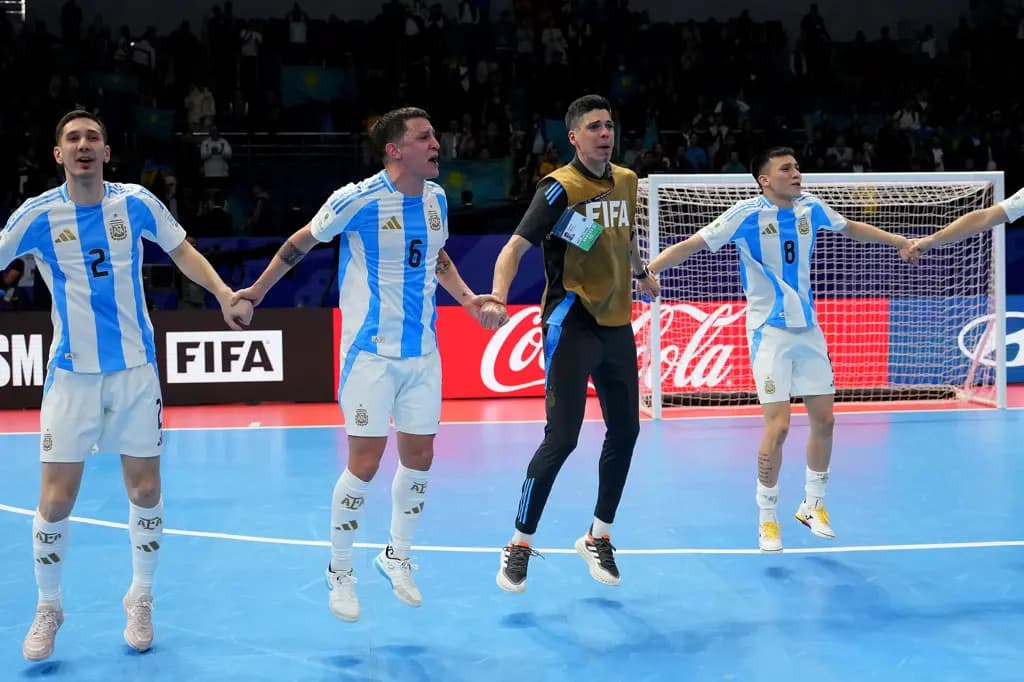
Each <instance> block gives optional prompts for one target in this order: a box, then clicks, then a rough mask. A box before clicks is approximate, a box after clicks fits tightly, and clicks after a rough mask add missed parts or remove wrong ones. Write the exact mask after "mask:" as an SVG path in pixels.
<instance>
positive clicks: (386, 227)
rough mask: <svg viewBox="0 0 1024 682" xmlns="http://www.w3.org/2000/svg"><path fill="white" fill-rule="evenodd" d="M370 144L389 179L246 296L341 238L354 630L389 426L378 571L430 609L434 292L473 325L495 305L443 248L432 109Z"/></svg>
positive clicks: (338, 573)
mask: <svg viewBox="0 0 1024 682" xmlns="http://www.w3.org/2000/svg"><path fill="white" fill-rule="evenodd" d="M370 141H371V143H372V144H373V147H374V149H375V151H376V152H377V153H378V155H379V157H380V158H381V160H382V161H383V164H384V170H382V171H380V172H378V173H376V174H375V175H372V176H370V177H369V178H366V179H365V180H362V181H361V182H357V183H353V184H348V185H345V186H344V187H342V188H341V189H339V190H337V191H336V192H334V193H333V194H332V195H331V196H330V197H329V198H328V199H327V202H326V203H324V205H323V207H321V208H320V210H319V211H318V212H317V214H316V215H315V216H314V218H313V219H312V220H311V221H310V222H309V223H308V224H307V225H305V226H304V227H302V228H301V229H299V230H298V231H297V232H296V233H295V234H293V235H292V236H291V237H289V238H288V241H286V242H285V243H284V245H283V246H282V247H281V248H280V250H279V251H278V252H277V254H276V255H275V256H274V258H273V259H272V260H271V262H270V264H269V265H268V266H267V268H266V270H265V271H264V272H263V273H262V274H261V275H260V277H259V278H258V279H257V280H256V282H255V283H254V284H253V285H252V286H251V287H249V288H248V289H242V290H241V291H239V292H238V293H237V294H236V297H240V298H244V299H248V300H249V301H251V302H252V303H253V305H258V304H259V303H260V301H262V300H263V298H264V296H266V293H267V291H269V290H270V288H271V287H272V286H273V285H274V284H275V283H276V282H277V281H278V280H279V279H281V277H282V276H284V274H285V273H286V272H288V270H289V269H291V268H292V267H293V266H294V265H295V264H296V263H298V262H299V261H300V260H301V259H302V258H303V257H304V256H305V255H306V253H308V252H309V250H310V249H311V248H313V247H314V246H316V245H317V244H318V243H321V242H328V241H330V240H332V239H334V238H335V237H338V238H339V239H340V240H341V248H340V262H339V265H338V288H339V290H340V301H339V305H340V307H341V312H342V327H343V328H342V337H341V377H340V384H339V385H340V388H339V391H338V400H339V402H340V403H341V410H342V412H343V414H344V416H345V430H346V432H347V435H348V463H347V466H346V468H345V471H344V472H343V473H342V474H341V476H340V477H339V478H338V481H337V483H336V484H335V486H334V493H333V497H332V500H331V561H330V565H329V566H328V568H327V585H328V588H329V589H330V593H329V599H328V604H329V606H330V609H331V611H332V613H334V615H335V616H337V617H338V618H340V619H342V620H346V621H356V620H358V619H359V600H358V597H357V595H356V591H355V582H356V577H355V573H354V571H353V563H352V544H353V541H354V536H355V531H356V529H357V528H358V527H359V524H360V523H361V522H362V517H363V508H364V506H365V503H366V494H367V488H368V485H369V483H370V481H371V480H372V479H373V477H374V475H375V474H376V473H377V469H378V467H379V466H380V460H381V457H382V455H383V454H384V446H385V444H386V443H387V437H388V433H389V431H390V428H389V420H394V424H395V430H396V431H397V441H398V459H399V463H398V469H397V471H396V472H395V476H394V479H393V480H392V483H391V496H392V507H391V534H390V541H389V542H388V545H387V547H386V548H385V549H384V550H383V551H381V553H380V554H379V555H377V557H376V558H375V559H374V565H375V566H376V567H377V570H378V571H380V572H381V573H382V574H383V575H384V576H385V577H386V578H387V579H388V580H389V581H390V583H391V587H392V590H393V592H394V594H395V596H396V597H397V598H398V599H399V600H401V601H402V602H404V603H405V604H408V605H409V606H420V604H422V601H423V597H422V595H421V593H420V590H419V588H418V587H417V586H416V583H415V581H414V580H413V577H412V569H413V568H414V567H413V565H412V563H411V562H410V559H409V551H410V548H411V545H412V537H413V533H414V531H415V529H416V525H417V522H418V521H419V519H420V516H421V514H422V512H423V506H424V502H425V500H426V495H427V484H428V472H429V470H430V465H431V463H432V461H433V457H434V435H435V434H436V433H437V427H438V423H439V422H440V418H441V361H440V357H439V355H438V351H437V337H436V330H435V321H436V319H437V306H436V303H435V290H436V288H437V284H438V283H440V284H441V286H443V287H444V288H445V290H446V291H448V293H450V294H451V295H452V297H453V298H454V299H455V300H456V301H458V302H459V303H461V304H462V305H463V307H465V308H466V310H467V311H468V312H469V313H470V314H471V315H473V317H474V318H478V317H479V311H480V306H481V305H482V304H483V303H484V302H485V301H488V300H491V297H490V296H476V295H475V294H474V293H473V292H472V291H471V290H470V289H469V287H468V286H466V283H465V282H464V281H463V280H462V277H461V276H459V273H458V270H456V268H455V265H454V264H453V263H452V260H451V258H450V257H449V256H448V254H447V253H445V250H444V248H443V246H444V243H445V241H446V240H447V238H448V199H447V198H446V197H445V193H444V189H443V188H442V187H441V186H440V185H438V184H436V183H434V182H431V181H430V179H431V178H436V177H437V175H438V159H439V151H440V145H439V144H438V141H437V137H436V136H435V133H434V128H433V126H432V125H431V124H430V118H429V116H428V114H427V112H425V111H424V110H422V109H417V108H413V107H405V108H401V109H396V110H394V111H390V112H388V113H386V114H384V115H383V116H381V117H380V119H378V120H377V121H376V123H374V125H373V127H372V129H371V130H370Z"/></svg>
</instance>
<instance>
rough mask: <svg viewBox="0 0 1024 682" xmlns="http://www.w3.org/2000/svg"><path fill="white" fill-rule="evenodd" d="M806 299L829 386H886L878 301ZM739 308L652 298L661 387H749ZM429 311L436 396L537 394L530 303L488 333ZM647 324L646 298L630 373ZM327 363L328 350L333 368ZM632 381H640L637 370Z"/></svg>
mask: <svg viewBox="0 0 1024 682" xmlns="http://www.w3.org/2000/svg"><path fill="white" fill-rule="evenodd" d="M816 307H817V310H818V316H819V319H820V322H821V327H822V330H823V331H824V333H825V338H826V339H827V341H828V346H829V352H830V355H831V357H832V363H833V368H834V370H835V375H836V388H840V389H841V388H847V387H861V388H866V387H877V386H885V385H887V383H888V373H889V367H888V358H889V305H888V302H887V301H886V300H885V299H835V300H821V301H818V302H817V304H816ZM745 311H746V304H745V303H744V302H743V301H721V302H710V303H709V302H701V303H686V302H676V303H662V305H661V314H660V317H661V349H662V351H661V352H662V360H663V362H662V390H663V391H664V392H665V393H682V392H693V391H708V390H711V391H753V390H754V382H753V379H752V377H751V373H750V357H749V352H748V350H747V333H746V326H745V315H744V314H745ZM437 313H438V317H437V331H438V345H439V347H440V350H441V367H442V368H443V372H444V379H443V381H442V392H443V394H444V397H445V398H495V397H503V396H511V397H522V396H540V395H543V393H544V342H543V338H542V336H541V328H540V322H541V320H540V306H522V305H521V306H510V307H509V315H510V317H509V321H508V324H506V325H505V326H503V327H502V328H501V329H499V330H498V331H496V332H489V331H487V330H485V329H482V328H481V327H480V325H479V324H478V323H477V322H476V321H475V320H473V319H472V318H471V317H470V316H469V315H467V314H466V312H465V311H464V310H463V309H462V308H460V307H455V306H440V307H438V311H437ZM650 324H651V315H650V306H649V305H646V304H637V305H636V306H635V308H634V311H633V332H634V334H635V335H636V338H637V356H638V371H642V369H643V368H641V367H639V359H642V358H643V356H644V355H645V350H646V348H645V344H646V343H647V339H648V337H649V333H650ZM839 330H844V331H843V332H839ZM340 339H341V317H340V312H339V311H338V310H337V309H335V316H334V343H335V348H336V349H337V347H338V344H339V343H340ZM337 364H338V357H337V353H336V354H335V370H336V371H335V375H337ZM644 374H646V372H645V373H644ZM642 379H643V380H644V381H648V382H649V378H648V377H647V376H642ZM335 381H337V379H336V380H335ZM335 389H337V386H335ZM335 393H337V391H335Z"/></svg>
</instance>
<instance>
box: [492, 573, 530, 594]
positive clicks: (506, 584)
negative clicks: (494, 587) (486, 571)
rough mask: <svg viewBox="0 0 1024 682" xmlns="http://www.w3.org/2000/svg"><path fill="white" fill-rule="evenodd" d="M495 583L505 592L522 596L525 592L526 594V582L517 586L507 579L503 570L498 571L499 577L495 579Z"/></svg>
mask: <svg viewBox="0 0 1024 682" xmlns="http://www.w3.org/2000/svg"><path fill="white" fill-rule="evenodd" d="M494 582H496V583H498V587H500V588H501V589H503V590H505V591H506V592H511V593H512V594H522V593H523V592H526V581H525V580H524V581H523V582H521V583H519V584H518V585H516V584H515V583H512V582H510V581H509V580H508V578H506V577H505V574H504V572H503V571H502V570H501V569H498V575H497V576H496V577H495V579H494Z"/></svg>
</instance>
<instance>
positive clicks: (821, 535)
mask: <svg viewBox="0 0 1024 682" xmlns="http://www.w3.org/2000/svg"><path fill="white" fill-rule="evenodd" d="M793 517H794V518H796V520H797V521H799V522H800V523H802V524H803V525H805V526H807V530H809V531H811V534H812V535H817V536H818V537H819V538H824V539H825V540H835V539H836V534H835V533H832V534H831V535H827V534H825V533H822V532H821V531H818V530H814V528H812V527H811V524H809V523H807V522H806V521H804V519H803V518H802V517H801V516H800V515H799V514H793Z"/></svg>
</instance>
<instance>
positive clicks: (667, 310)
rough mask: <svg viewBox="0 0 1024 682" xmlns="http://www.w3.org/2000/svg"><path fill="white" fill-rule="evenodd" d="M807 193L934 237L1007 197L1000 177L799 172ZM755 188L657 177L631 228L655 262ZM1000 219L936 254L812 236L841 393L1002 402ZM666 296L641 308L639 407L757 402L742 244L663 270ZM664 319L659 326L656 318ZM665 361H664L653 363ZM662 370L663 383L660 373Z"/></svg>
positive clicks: (850, 212) (879, 222)
mask: <svg viewBox="0 0 1024 682" xmlns="http://www.w3.org/2000/svg"><path fill="white" fill-rule="evenodd" d="M804 189H805V191H808V192H811V193H812V194H815V195H817V196H818V197H819V198H821V199H822V200H823V201H825V202H826V203H828V204H829V205H830V206H831V207H832V208H834V209H835V210H836V211H838V212H839V213H840V214H841V215H843V216H845V217H846V218H848V219H852V220H858V221H862V222H867V223H871V224H873V225H876V226H877V227H880V228H881V229H883V230H887V231H890V232H895V233H897V234H902V235H904V236H907V237H920V236H924V235H926V234H930V233H932V232H934V231H935V230H937V229H939V228H941V227H943V226H944V225H946V224H948V223H949V222H950V221H952V220H953V219H955V218H957V217H959V216H960V215H963V214H964V213H966V212H967V211H970V210H973V209H977V208H983V207H986V206H991V205H992V204H993V203H994V202H996V201H999V200H1001V199H1002V198H1003V178H1002V174H1001V173H973V174H938V173H928V174H843V175H819V174H807V175H804ZM756 194H757V188H756V186H755V185H754V183H753V179H752V178H751V177H750V176H748V175H742V176H741V175H652V176H651V177H650V178H649V179H645V180H642V181H641V183H640V189H639V196H638V207H637V226H638V230H639V235H640V248H641V251H642V252H643V257H644V259H645V260H647V261H649V260H650V259H651V258H653V256H654V255H656V254H657V253H658V252H659V251H660V250H661V249H664V248H666V247H668V246H671V245H672V244H675V243H676V242H678V241H680V240H682V239H685V238H686V237H688V236H689V235H691V234H693V233H694V232H696V231H697V230H698V229H700V228H701V227H703V226H704V225H707V224H709V223H710V222H711V221H713V220H714V219H715V218H717V217H718V216H719V215H721V214H722V213H723V212H724V211H726V210H727V209H728V208H730V207H731V206H732V205H733V204H734V203H736V202H737V201H739V200H742V199H746V198H749V197H751V196H754V195H756ZM1001 260H1002V227H999V228H997V229H996V230H993V231H992V232H986V233H982V234H979V235H975V236H973V237H971V238H969V239H967V240H965V241H962V242H959V243H956V244H950V245H947V246H944V247H940V248H936V249H933V250H932V251H929V252H928V253H927V254H925V256H923V257H922V258H921V260H919V261H918V263H917V264H908V263H904V262H903V261H902V260H900V258H899V257H898V255H897V253H896V251H895V249H893V248H892V247H890V246H886V245H881V244H864V243H860V242H856V241H854V240H852V239H850V238H848V237H846V236H845V235H843V234H841V233H831V232H828V231H825V230H821V231H819V232H818V235H817V240H816V243H815V247H814V253H813V256H812V261H811V288H812V292H813V294H814V297H815V307H816V309H817V311H818V317H819V322H820V324H821V327H822V331H823V332H824V334H825V338H826V339H827V341H828V346H829V353H830V356H831V359H832V364H833V370H834V373H835V381H836V400H837V401H890V400H955V401H962V400H968V401H980V402H984V403H989V404H992V405H1000V406H1002V405H1005V343H1004V342H1002V339H1004V332H1003V330H1004V325H1003V318H1004V300H1003V299H1004V296H1003V285H1002V276H1003V270H1002V266H1001ZM659 280H660V283H661V292H662V293H661V298H660V301H654V302H644V301H640V300H637V301H636V302H635V304H634V322H633V326H634V330H635V332H636V338H637V345H638V361H639V366H640V373H641V380H640V391H641V403H642V408H643V409H645V410H647V411H650V412H651V413H652V414H653V415H654V416H655V417H659V416H661V410H662V408H663V407H674V406H712V405H748V404H757V392H756V389H755V386H754V381H753V378H752V375H751V370H750V358H749V352H748V347H747V337H746V322H745V312H746V302H745V299H744V295H743V288H742V285H741V282H740V271H739V253H738V251H737V250H736V248H735V246H733V245H727V246H726V247H724V248H723V249H721V250H720V251H719V252H718V253H717V254H712V253H711V252H710V251H707V250H703V251H699V252H697V253H696V254H694V255H693V256H691V257H690V258H689V259H687V260H686V261H685V262H684V263H683V264H682V265H680V266H677V267H674V268H671V269H669V270H667V271H665V272H663V273H662V274H661V275H660V276H659ZM655 319H657V320H660V324H658V325H652V320H655ZM658 358H660V361H656V360H655V359H658ZM659 376H660V382H659V381H658V377H659Z"/></svg>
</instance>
